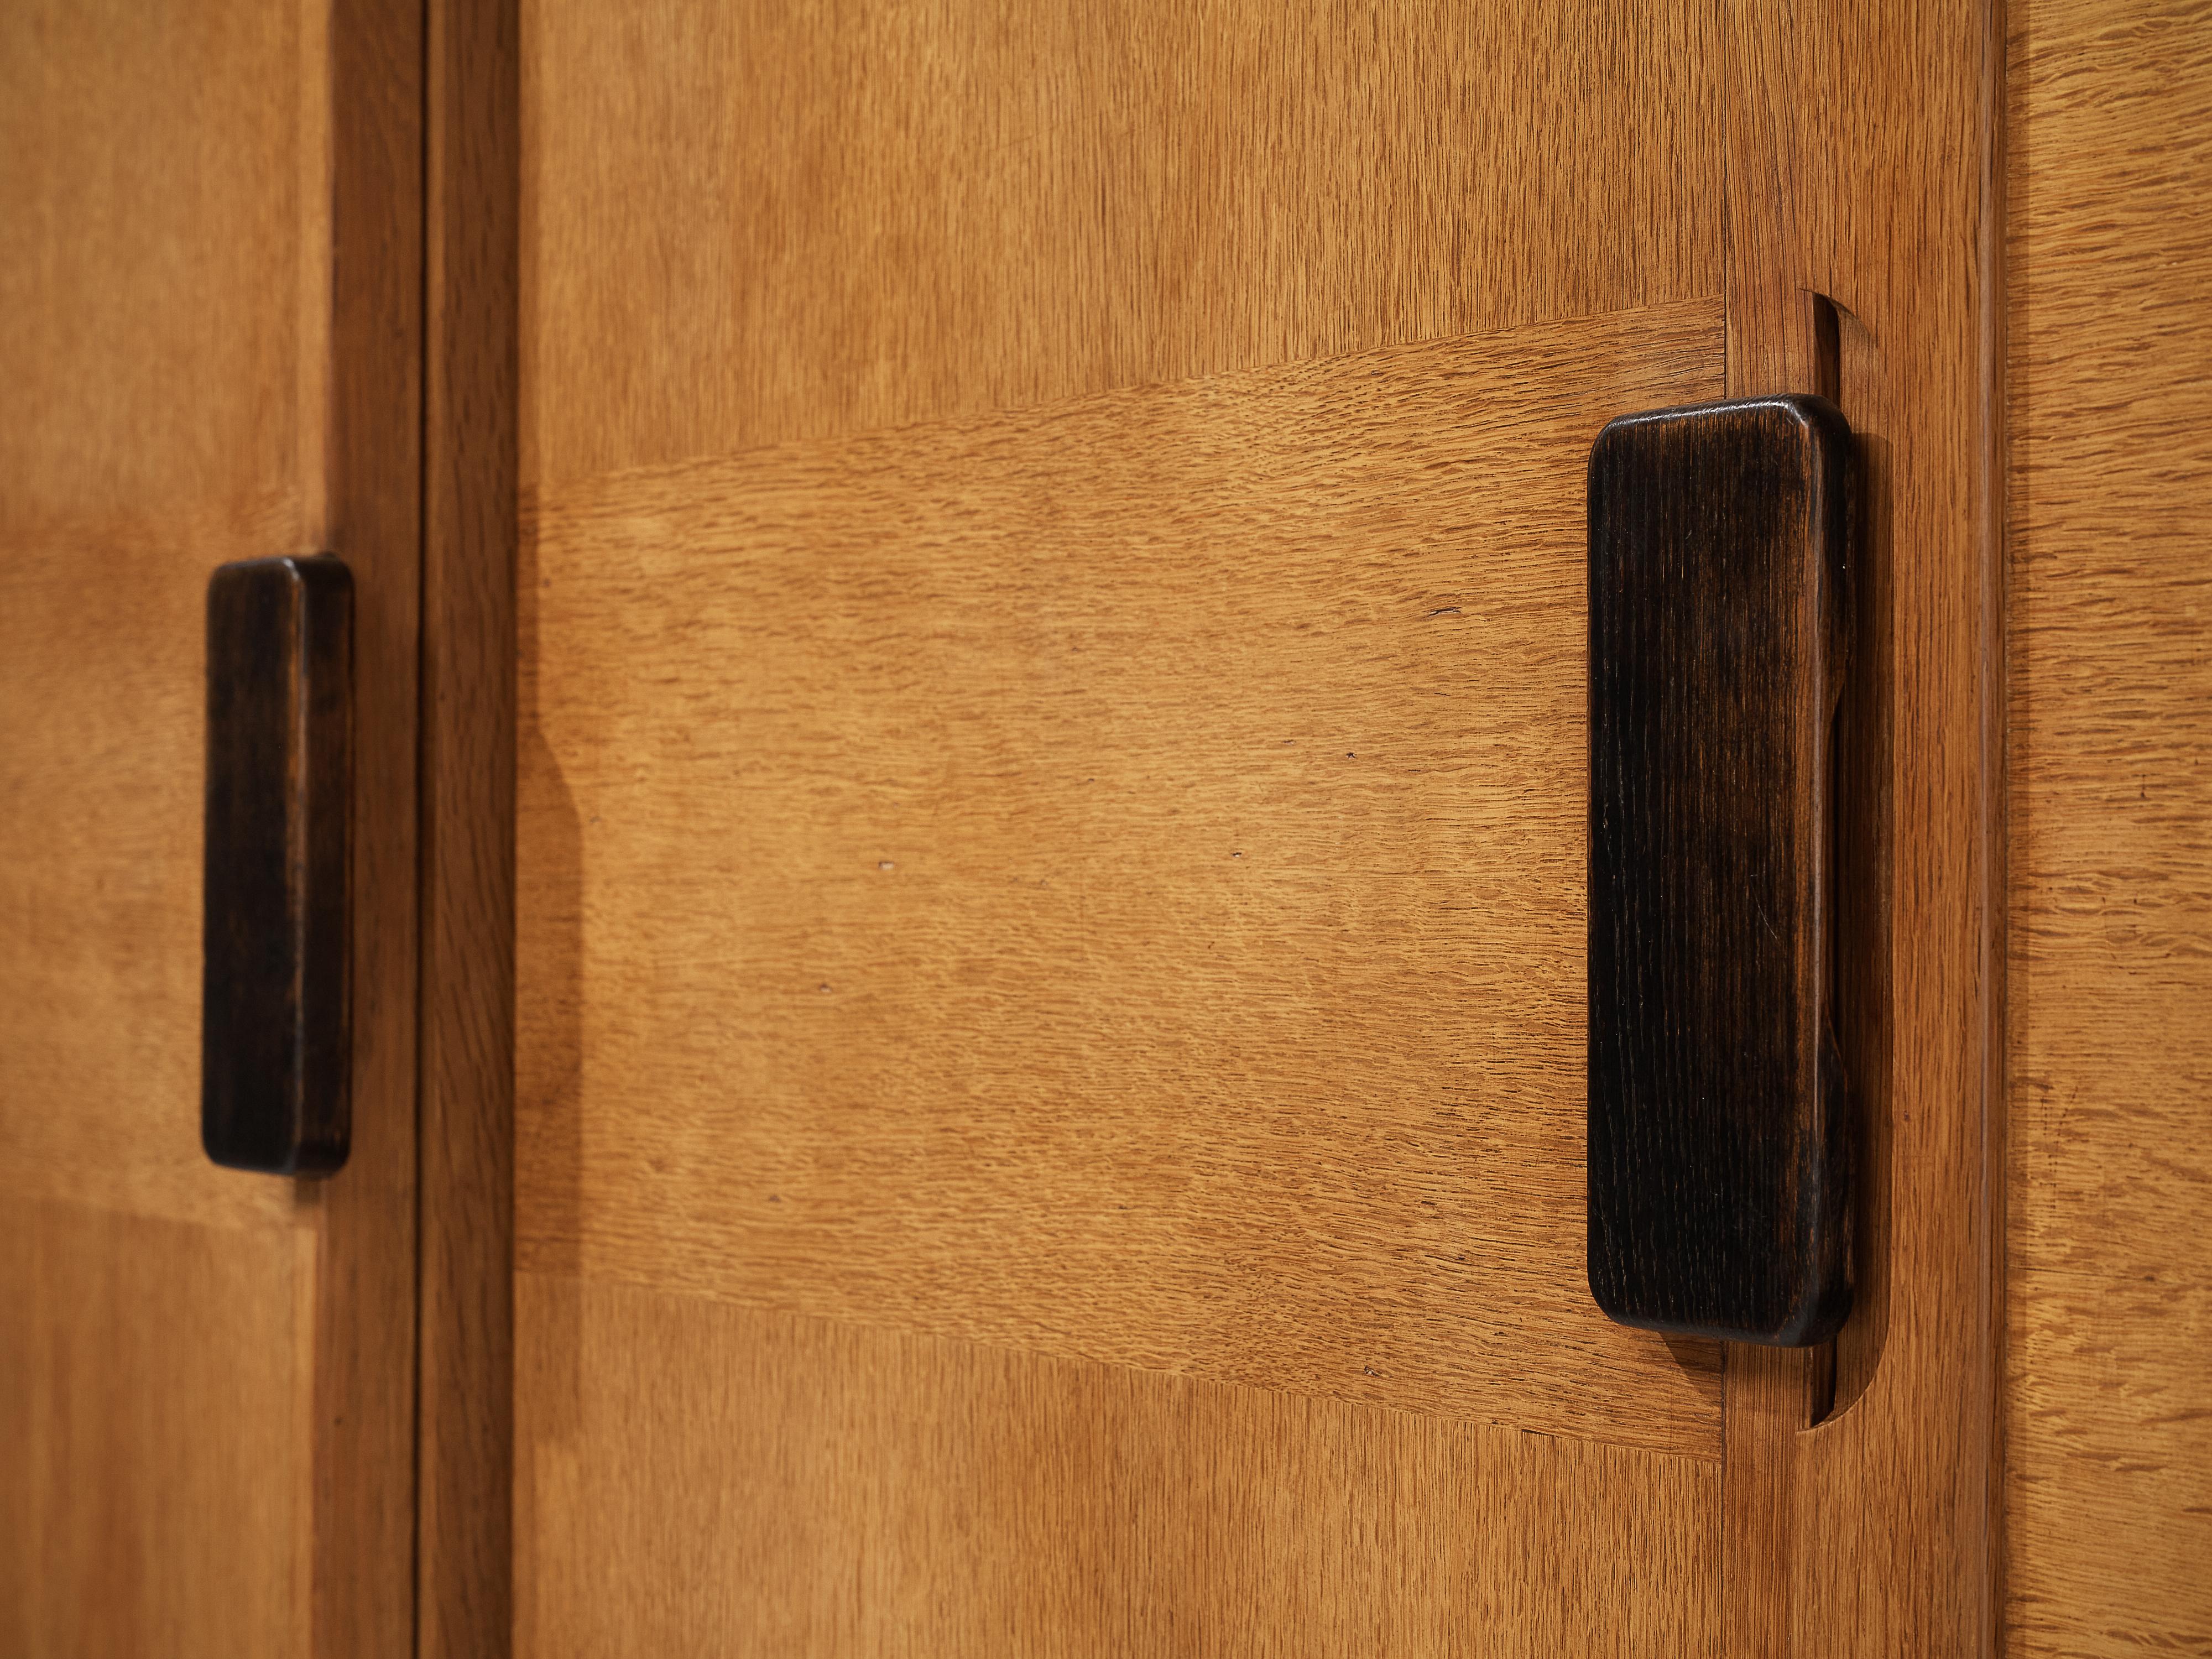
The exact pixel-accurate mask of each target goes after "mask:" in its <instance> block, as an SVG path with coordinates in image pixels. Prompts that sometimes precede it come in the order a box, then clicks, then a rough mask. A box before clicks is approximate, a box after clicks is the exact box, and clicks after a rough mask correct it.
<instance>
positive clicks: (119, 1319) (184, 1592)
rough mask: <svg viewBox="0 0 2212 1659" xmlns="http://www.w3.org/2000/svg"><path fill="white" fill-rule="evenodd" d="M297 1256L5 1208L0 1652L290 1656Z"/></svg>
mask: <svg viewBox="0 0 2212 1659" xmlns="http://www.w3.org/2000/svg"><path fill="white" fill-rule="evenodd" d="M313 1250H314V1239H313V1231H312V1230H311V1229H309V1228H308V1227H307V1226H306V1225H301V1226H299V1227H295V1228H264V1229H259V1230H254V1231H239V1230H235V1229H225V1228H216V1227H205V1226H197V1225H191V1224H189V1223H183V1222H176V1221H166V1220H155V1219H148V1218H137V1217H131V1216H125V1215H119V1214H117V1213H115V1212H112V1211H107V1210H98V1209H90V1208H85V1207H82V1206H76V1205H70V1204H57V1203H47V1202H43V1201H35V1202H25V1201H20V1200H11V1201H10V1203H9V1207H8V1220H7V1225H5V1226H4V1227H0V1332H4V1333H5V1337H4V1339H0V1444H4V1445H5V1446H6V1448H7V1450H6V1454H5V1455H0V1650H4V1651H6V1652H9V1653H11V1654H14V1653H20V1654H47V1653H52V1654H62V1653H66V1654H74V1655H81V1656H83V1659H105V1656H114V1659H137V1656H140V1655H143V1654H149V1653H161V1654H177V1655H179V1656H188V1655H189V1656H197V1655H207V1656H210V1659H212V1656H216V1655H234V1654H245V1653H268V1654H276V1653H303V1652H306V1651H307V1650H308V1645H307V1644H308V1622H307V1621H308V1602H307V1541H308V1540H309V1539H310V1538H311V1537H312V1535H313V1534H312V1528H311V1510H310V1504H311V1498H310V1491H309V1469H310V1459H309V1444H310V1440H311V1425H310V1423H309V1421H308V1407H307V1394H306V1391H305V1390H304V1389H302V1388H301V1386H300V1383H301V1370H302V1366H303V1362H304V1361H305V1359H306V1357H307V1356H306V1345H307V1339H308V1326H309V1322H310V1320H311V1316H312V1313H313V1304H312V1302H311V1300H310V1299H309V1297H310V1293H311V1285H312V1277H311V1276H312V1272H313ZM210 1542H212V1543H213V1544H214V1546H215V1547H210ZM88 1569H90V1570H88Z"/></svg>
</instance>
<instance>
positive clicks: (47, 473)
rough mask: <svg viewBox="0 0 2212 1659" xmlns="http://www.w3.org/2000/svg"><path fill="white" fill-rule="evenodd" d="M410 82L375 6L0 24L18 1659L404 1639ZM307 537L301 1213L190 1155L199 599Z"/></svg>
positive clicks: (257, 4)
mask: <svg viewBox="0 0 2212 1659" xmlns="http://www.w3.org/2000/svg"><path fill="white" fill-rule="evenodd" d="M420 55H421V37H420V26H419V20H418V18H417V16H416V14H415V13H414V12H411V11H410V8H409V7H408V6H407V5H405V4H394V3H387V0H338V3H337V4H335V5H331V4H322V3H313V0H309V3H301V0H178V3H163V4H155V5H149V6H143V7H130V8H121V9H115V8H110V9H99V8H89V9H88V8H84V7H78V6H67V5H30V6H20V7H11V8H9V9H8V11H7V13H6V15H5V18H4V20H0V223H4V225H5V226H6V232H5V234H4V235H0V307H3V308H4V310H5V313H6V315H7V316H8V318H9V326H8V327H6V328H5V329H0V383H4V384H5V385H6V386H7V388H8V396H7V401H6V403H5V405H4V407H0V708H5V710H6V717H5V719H4V720H0V939H4V940H5V941H6V948H4V949H0V1214H5V1215H6V1216H7V1217H8V1218H9V1224H10V1225H11V1226H12V1225H13V1224H14V1222H15V1217H16V1216H17V1215H18V1214H24V1215H27V1216H28V1217H29V1218H30V1219H29V1220H27V1221H26V1223H25V1224H24V1225H25V1226H26V1228H27V1230H28V1231H29V1232H30V1233H31V1234H32V1235H33V1236H34V1237H35V1238H36V1239H37V1240H38V1249H39V1250H40V1252H41V1254H40V1255H38V1257H37V1259H36V1262H35V1264H34V1266H33V1267H32V1268H30V1269H27V1273H28V1275H29V1276H28V1277H27V1279H21V1280H19V1281H18V1282H19V1284H21V1285H30V1286H31V1287H32V1289H31V1290H29V1291H21V1295H22V1296H23V1297H29V1298H30V1299H29V1300H28V1301H27V1302H24V1303H22V1304H21V1308H22V1310H23V1312H24V1320H23V1322H21V1323H18V1322H16V1321H15V1320H14V1319H13V1318H9V1320H8V1322H7V1323H6V1325H5V1329H6V1332H7V1338H6V1340H7V1344H8V1347H7V1364H8V1366H9V1367H14V1366H16V1365H19V1364H20V1365H21V1367H23V1368H24V1370H26V1372H27V1375H28V1376H31V1377H32V1378H33V1384H32V1387H33V1390H34V1391H35V1389H39V1388H46V1387H51V1388H52V1389H53V1390H55V1391H54V1392H52V1393H51V1394H50V1395H47V1396H42V1398H46V1399H47V1400H48V1401H50V1402H51V1403H50V1404H48V1405H37V1404H35V1403H34V1406H33V1407H26V1408H25V1409H26V1410H27V1411H29V1412H30V1413H31V1418H30V1419H27V1420H30V1421H32V1422H33V1424H34V1425H35V1426H36V1428H37V1432H38V1433H39V1435H40V1436H41V1437H43V1438H42V1439H41V1440H40V1442H39V1443H38V1444H40V1445H41V1446H43V1447H45V1448H46V1449H47V1452H42V1453H37V1454H34V1455H31V1456H28V1457H17V1456H13V1455H9V1456H6V1457H0V1511H5V1512H8V1513H9V1514H10V1515H11V1516H12V1524H15V1525H17V1526H20V1527H21V1528H24V1529H26V1531H25V1534H24V1535H25V1536H27V1537H30V1538H33V1539H35V1540H36V1543H35V1546H34V1547H35V1549H36V1551H37V1554H36V1558H35V1564H34V1565H33V1568H31V1569H30V1571H33V1572H34V1573H35V1575H36V1577H37V1593H36V1595H35V1597H34V1599H33V1606H34V1607H37V1608H38V1609H40V1612H39V1613H38V1617H40V1618H41V1619H44V1620H49V1621H50V1622H49V1623H47V1624H46V1625H45V1626H42V1627H41V1630H40V1639H39V1640H37V1641H34V1642H31V1643H29V1644H27V1645H26V1647H25V1650H27V1651H33V1652H40V1651H52V1652H69V1651H99V1650H102V1649H101V1645H100V1644H103V1643H106V1642H108V1641H109V1640H110V1639H111V1638H112V1641H113V1642H114V1643H116V1644H119V1646H120V1648H121V1649H122V1650H128V1651H132V1652H145V1651H161V1652H168V1653H176V1654H180V1655H191V1654H200V1653H207V1654H222V1655H233V1654H238V1653H252V1652H270V1651H276V1652H313V1653H315V1654H318V1655H332V1654H342V1653H353V1652H374V1653H379V1654H383V1653H389V1652H393V1651H397V1650H398V1649H399V1647H400V1646H401V1645H402V1644H404V1640H405V1637H406V1632H407V1630H408V1628H409V1626H410V1622H411V1611H412V1598H411V1579H410V1533H411V1526H412V1495H413V1486H412V1479H411V1464H412V1426H413V1425H412V1412H411V1399H410V1394H411V1385H412V1381H413V1369H414V1368H413V1352H412V1325H413V1304H414V1290H413V1279H414V1253H413V1248H412V1246H413V1224H414V1196H415V1195H414V1184H413V1174H414V1141H415V1126H414V1119H413V1101H414V1066H415V1044H414V1029H413V1028H414V998H415V977H414V957H415V952H414V933H413V923H414V895H415V886H414V879H415V859H414V828H415V826H414V799H413V783H414V766H415V738H416V733H415V728H414V677H415V657H416V629H415V612H416V584H417V579H418V575H419V563H418V560H417V544H418V539H419V534H420V527H419V524H418V520H417V511H416V500H417V496H416V488H417V483H418V479H417V470H418V468H419V465H420V452H419V449H418V447H417V446H416V434H417V432H418V430H419V422H420V418H421V409H420V398H419V392H418V389H417V388H418V386H419V380H418V378H417V376H418V364H417V362H416V352H417V351H418V349H419V343H420V332H419V328H418V326H417V320H416V319H417V312H418V309H419V305H420V296H421V289H422V272H421V268H420V264H419V262H418V261H417V260H416V257H415V250H416V248H417V246H419V229H420V217H421V160H420V151H419V146H418V145H417V143H416V122H417V121H418V120H419V115H420V83H419V73H420V63H419V59H420ZM324 549H330V550H336V551H338V552H340V553H342V554H343V555H344V556H346V558H347V560H348V562H349V564H350V565H351V566H352V568H353V570H354V573H355V576H356V598H357V612H356V664H357V667H358V671H359V672H358V676H357V681H356V684H357V690H358V696H359V699H360V719H359V724H358V726H357V745H358V746H357V750H356V777H357V781H358V783H359V786H360V789H359V803H360V804H359V808H358V811H357V813H356V818H355V822H354V836H353V845H354V856H355V868H354V890H355V893H356V912H355V932H354V937H355V940H356V953H355V957H354V963H353V982H354V1002H353V1025H354V1033H355V1055H356V1068H355V1073H354V1080H353V1098H354V1107H355V1142H354V1156H353V1158H352V1161H351V1163H350V1164H349V1167H348V1169H347V1170H346V1171H345V1172H344V1173H343V1175H342V1176H339V1177H338V1178H337V1179H336V1180H334V1181H332V1182H327V1183H325V1184H323V1185H321V1186H319V1187H309V1186H303V1185H300V1184H297V1183H294V1182H288V1181H284V1180H282V1179H276V1178H271V1177H267V1176H250V1175H244V1174H240V1173H237V1172H234V1171H226V1170H217V1169H216V1168H215V1167H213V1166H212V1165H211V1164H209V1163H208V1162H207V1160H206V1158H205V1155H204V1153H203V1152H201V1151H200V1149H199V1147H198V1146H197V1138H198V1137H197V1105H196V1102H197V1096H198V1092H199V1091H198V1086H197V1082H198V1076H197V1073H198V1065H197V1060H198V1046H199V1039H198V1031H199V1025H200V1020H199V1012H200V994H199V989H200V987H199V984H198V978H199V962H200V916H199V908H200V890H201V883H200V853H201V848H200V839H201V836H200V831H201V790H202V786H203V781H204V777H203V772H204V746H205V738H204V709H205V706H206V696H207V692H206V682H205V662H204V629H205V611H204V592H205V585H206V580H207V576H208V574H209V573H210V571H211V570H212V569H213V568H215V567H216V565H217V564H220V563H222V562H226V561H229V560H235V559H241V558H250V557H257V556H271V555H304V554H312V553H314V552H317V551H319V550H324ZM42 1217H43V1218H46V1219H40V1218H42ZM56 1218H60V1219H56ZM103 1230H112V1231H108V1232H104V1231H103ZM41 1309H42V1310H45V1311H44V1312H43V1313H41V1312H40V1311H38V1310H41ZM142 1344H143V1345H147V1346H140V1345H142ZM89 1346H108V1347H112V1349H113V1350H114V1353H115V1357H114V1360H113V1369H112V1370H111V1371H110V1372H108V1373H107V1374H106V1375H103V1376H101V1377H100V1380H99V1382H98V1384H97V1386H79V1382H78V1378H79V1376H80V1375H81V1373H82V1370H84V1369H85V1367H84V1366H83V1365H81V1364H79V1360H78V1359H77V1358H74V1357H73V1356H79V1355H82V1353H83V1352H85V1350H86V1349H87V1348H88V1347H89ZM203 1349H206V1350H208V1351H207V1352H202V1350H203ZM65 1373H66V1374H65ZM40 1412H47V1413H50V1414H49V1415H48V1416H47V1417H44V1418H41V1417H39V1416H38V1415H37V1413H40ZM52 1413H59V1415H58V1416H56V1415H52ZM271 1425H283V1432H281V1433H279V1432H276V1431H275V1430H274V1429H273V1428H272V1427H271ZM10 1444H11V1446H15V1445H18V1444H23V1442H18V1441H15V1440H13V1439H11V1441H10ZM48 1453H50V1454H51V1458H50V1461H49V1462H44V1463H42V1462H40V1456H41V1455H48ZM51 1459H59V1460H61V1461H60V1462H52V1461H51ZM42 1469H43V1470H44V1473H43V1474H40V1470H42ZM100 1506H106V1507H105V1508H101V1507H100ZM94 1510H99V1514H98V1516H97V1517H96V1519H94V1520H88V1519H87V1518H86V1517H87V1516H90V1515H93V1514H94ZM187 1516H189V1517H191V1520H190V1522H189V1523H188V1522H187V1521H186V1520H185V1517H187ZM233 1517H235V1518H236V1526H235V1529H234V1528H233V1526H232V1525H231V1522H232V1519H233ZM157 1520H158V1523H159V1525H160V1527H161V1537H160V1541H159V1543H158V1545H155V1544H149V1545H148V1546H147V1550H148V1556H147V1561H148V1563H151V1561H152V1559H153V1557H155V1556H158V1557H159V1563H158V1566H155V1565H144V1570H143V1571H141V1570H139V1567H138V1566H135V1565H131V1563H130V1562H128V1561H125V1563H123V1564H122V1565H120V1566H118V1559H117V1557H116V1555H115V1554H114V1553H113V1551H112V1549H111V1548H110V1547H109V1544H110V1541H111V1535H112V1537H113V1538H124V1537H127V1536H130V1535H131V1528H132V1527H134V1526H137V1525H139V1524H141V1523H142V1522H143V1524H147V1525H154V1524H155V1523H156V1521H157ZM11 1539H12V1535H11ZM272 1539H273V1540H274V1542H275V1548H274V1553H271V1550H270V1548H267V1547H264V1546H265V1545H268V1544H270V1541H271V1540H272ZM247 1547H252V1550H253V1551H254V1554H253V1556H252V1558H251V1559H246V1558H242V1557H240V1555H239V1553H240V1551H241V1550H244V1549H246V1548H247ZM126 1569H127V1570H126ZM10 1570H11V1571H13V1570H16V1569H15V1568H13V1567H11V1569H10ZM72 1620H75V1621H76V1622H75V1623H72V1622H71V1621H72ZM271 1632H276V1634H274V1635H272V1634H271Z"/></svg>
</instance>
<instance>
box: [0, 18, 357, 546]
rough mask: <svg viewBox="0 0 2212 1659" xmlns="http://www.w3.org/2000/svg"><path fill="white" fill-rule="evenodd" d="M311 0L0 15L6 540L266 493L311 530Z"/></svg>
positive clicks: (315, 206) (318, 166) (320, 25)
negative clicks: (115, 516) (306, 0)
mask: <svg viewBox="0 0 2212 1659" xmlns="http://www.w3.org/2000/svg"><path fill="white" fill-rule="evenodd" d="M326 11H327V8H319V7H316V6H312V5H301V4H299V3H296V0H157V3H153V4H149V5H145V6H139V7H133V8H131V9H130V11H129V14H128V15H124V14H123V13H122V12H121V11H119V10H118V9H106V8H100V7H87V6H82V5H76V4H72V3H69V0H27V3H23V4H19V5H11V6H9V8H8V9H7V12H6V15H5V16H4V17H0V157H4V158H5V165H4V166H3V167H0V223H4V224H5V225H6V226H7V243H6V246H7V254H6V257H4V258H0V315H4V316H6V317H8V318H9V319H12V320H11V325H10V326H9V327H7V328H5V329H0V386H6V387H7V388H8V416H7V418H6V419H5V420H0V478H4V479H6V481H7V488H6V489H4V490H3V491H0V526H5V527H6V529H7V530H8V531H9V532H15V531H19V530H25V529H37V528H42V527H44V526H48V525H51V524H57V523H70V522H76V521H82V520H93V521H95V522H98V521H100V520H103V519H104V517H105V515H107V514H111V513H118V512H125V513H130V512H139V511H143V510H145V509H147V508H149V507H154V506H155V505H157V504H158V505H159V506H160V507H161V508H162V509H163V510H164V511H167V512H194V513H204V512H208V511H222V510H226V509H232V508H234V507H236V505H237V504H239V503H241V502H247V501H266V500H270V499H272V498H275V499H279V500H282V501H283V502H284V503H285V505H286V507H287V508H288V510H289V513H291V514H292V515H293V517H292V521H291V524H290V526H289V528H290V529H291V531H292V533H293V534H294V535H295V536H297V537H298V538H300V539H301V540H302V541H311V540H312V538H311V537H310V536H309V534H308V532H309V531H310V529H311V528H312V527H313V520H315V519H316V518H317V517H318V516H319V512H320V503H321V495H322V476H321V469H322V464H323V445H324V441H325V436H326V431H325V421H324V418H323V412H322V411H323V409H324V407H325V403H326V401H327V395H328V364H329V355H330V302H329V290H330V258H331V249H330V239H329V234H328V231H329V214H330V204H329V188H330V186H329V173H330V167H331V136H330V106H329V92H328V88H327V87H326V86H325V84H324V83H323V82H322V81H321V80H320V79H319V78H318V76H317V75H316V74H314V73H313V69H314V68H315V67H319V65H320V63H321V60H322V59H323V58H324V57H325V55H326V53H327V50H328V47H327V41H326V40H325V33H324V26H325V17H324V15H323V14H324V13H325V12H326ZM284 550H286V551H290V550H292V549H291V548H290V547H289V545H287V546H286V547H285V548H284ZM301 550H303V551H311V550H312V548H311V547H307V548H302V549H301Z"/></svg>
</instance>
